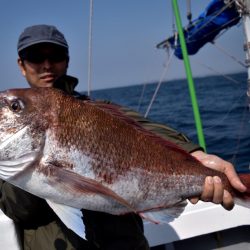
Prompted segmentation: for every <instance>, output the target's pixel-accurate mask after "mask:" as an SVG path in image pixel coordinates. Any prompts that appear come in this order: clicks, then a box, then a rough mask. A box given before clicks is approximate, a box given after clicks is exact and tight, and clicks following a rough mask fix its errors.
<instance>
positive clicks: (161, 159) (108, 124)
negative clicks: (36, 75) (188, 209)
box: [0, 88, 250, 238]
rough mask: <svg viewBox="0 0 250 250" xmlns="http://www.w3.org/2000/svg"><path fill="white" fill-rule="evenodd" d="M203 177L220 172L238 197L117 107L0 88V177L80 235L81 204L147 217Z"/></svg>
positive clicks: (190, 192) (175, 202) (193, 192)
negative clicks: (44, 202) (43, 204)
mask: <svg viewBox="0 0 250 250" xmlns="http://www.w3.org/2000/svg"><path fill="white" fill-rule="evenodd" d="M208 175H209V176H214V175H217V176H220V178H221V179H222V181H223V183H224V186H225V188H226V189H227V190H228V191H229V192H230V193H232V194H233V195H237V192H236V191H235V190H233V188H232V187H231V185H230V184H229V182H228V180H227V178H226V176H225V175H224V174H222V173H219V172H217V171H214V170H212V169H209V168H206V167H204V166H202V164H201V163H200V162H199V161H197V160H196V159H195V158H193V157H192V156H191V155H190V154H188V153H186V152H185V151H183V150H181V149H180V148H179V147H177V146H176V145H174V144H172V143H170V142H168V141H166V140H164V139H162V138H160V137H159V136H157V135H155V134H153V133H151V132H149V131H147V130H145V129H143V128H142V127H141V126H140V125H139V124H138V123H137V122H135V121H134V120H132V119H130V118H128V117H127V116H125V115H124V114H123V113H122V111H120V110H119V109H118V107H116V106H115V105H108V104H103V103H97V102H92V101H83V100H78V99H75V98H74V97H72V96H69V95H67V94H64V93H63V92H61V91H59V90H56V89H52V88H38V89H35V88H33V89H15V90H8V91H5V92H1V93H0V178H2V179H4V180H6V181H8V182H10V183H12V184H13V185H16V186H18V187H20V188H22V189H24V190H26V191H28V192H30V193H33V194H35V195H37V196H39V197H41V198H44V199H46V200H47V202H48V203H49V205H50V206H51V207H52V208H53V209H54V211H55V212H56V213H57V214H58V215H59V217H60V218H61V219H62V220H63V222H64V223H65V224H66V225H67V226H68V227H70V228H71V229H72V230H74V231H75V232H76V233H77V234H79V235H80V236H81V237H83V238H84V237H85V235H84V226H83V225H82V224H81V223H82V220H80V219H78V218H79V217H81V213H80V212H79V211H80V209H81V208H85V209H89V210H95V211H102V212H107V213H111V214H116V215H121V214H126V213H129V212H136V213H139V214H141V215H142V217H144V218H147V217H148V218H149V216H147V212H148V211H150V212H151V211H154V213H160V212H165V211H166V210H165V209H166V208H180V207H182V206H180V205H179V204H180V203H181V202H182V201H185V200H186V199H187V198H189V197H193V196H199V195H200V194H201V192H202V187H203V183H204V179H205V177H206V176H208ZM243 177H244V178H243ZM243 177H242V178H243V181H244V183H247V182H248V183H249V176H248V175H245V176H243ZM247 185H248V191H247V193H245V194H244V195H245V198H248V197H249V194H250V189H249V184H247ZM244 195H241V196H242V197H243V196H244ZM159 211H160V212H159ZM179 212H180V211H179ZM151 214H152V213H151ZM72 218H74V219H72ZM150 218H152V217H150ZM79 223H80V224H79Z"/></svg>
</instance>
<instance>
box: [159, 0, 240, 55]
mask: <svg viewBox="0 0 250 250" xmlns="http://www.w3.org/2000/svg"><path fill="white" fill-rule="evenodd" d="M239 20H240V15H239V13H238V11H237V9H236V7H235V4H234V3H233V4H230V5H229V6H227V5H226V4H225V3H224V1H223V0H212V1H211V2H210V3H209V5H208V6H207V8H206V9H205V11H204V12H203V13H202V14H200V16H199V17H198V18H197V19H195V20H193V21H192V22H191V23H190V24H189V25H188V26H187V27H186V28H184V29H183V32H184V36H185V39H186V45H187V51H188V54H189V55H194V54H195V53H197V52H198V50H199V49H200V48H201V47H203V46H204V45H205V44H206V43H208V42H212V41H213V40H214V38H215V37H216V36H217V35H218V34H219V33H220V32H221V31H222V30H224V29H227V28H229V27H231V26H234V25H236V24H237V23H238V22H239ZM166 47H171V48H172V49H174V50H175V52H174V54H175V56H176V57H178V58H179V59H182V58H183V57H182V51H181V46H180V41H179V39H177V44H176V45H175V36H174V35H173V36H171V37H169V38H168V39H166V40H164V41H163V42H161V43H159V44H158V45H157V48H166Z"/></svg>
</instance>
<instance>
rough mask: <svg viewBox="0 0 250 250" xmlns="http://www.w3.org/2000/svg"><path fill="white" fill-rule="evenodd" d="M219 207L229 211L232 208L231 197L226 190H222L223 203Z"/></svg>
mask: <svg viewBox="0 0 250 250" xmlns="http://www.w3.org/2000/svg"><path fill="white" fill-rule="evenodd" d="M221 205H222V206H223V207H224V208H225V209H227V210H231V209H233V207H234V201H233V197H232V195H231V194H230V193H229V192H228V191H227V190H224V194H223V202H222V203H221Z"/></svg>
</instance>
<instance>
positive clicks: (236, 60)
mask: <svg viewBox="0 0 250 250" xmlns="http://www.w3.org/2000/svg"><path fill="white" fill-rule="evenodd" d="M212 44H213V45H214V46H215V47H216V48H217V49H219V50H220V51H221V52H222V53H224V54H225V55H227V56H228V57H230V58H231V59H232V60H234V61H235V62H237V63H238V64H240V65H241V66H242V67H243V68H244V69H246V67H247V65H246V64H245V63H244V62H242V61H240V60H239V59H238V58H236V57H235V56H233V55H232V54H230V53H229V52H228V51H226V50H225V49H224V48H223V47H222V46H220V45H218V43H215V42H213V43H212Z"/></svg>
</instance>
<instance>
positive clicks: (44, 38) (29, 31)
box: [17, 24, 68, 53]
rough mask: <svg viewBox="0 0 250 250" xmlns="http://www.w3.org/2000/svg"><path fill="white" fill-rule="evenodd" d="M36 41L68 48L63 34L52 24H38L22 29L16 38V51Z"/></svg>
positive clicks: (36, 42)
mask: <svg viewBox="0 0 250 250" xmlns="http://www.w3.org/2000/svg"><path fill="white" fill-rule="evenodd" d="M38 43H53V44H56V45H59V46H62V47H64V48H66V49H67V50H68V43H67V41H66V39H65V37H64V35H63V34H62V33H61V32H60V31H59V30H58V29H57V28H56V27H55V26H53V25H46V24H39V25H33V26H29V27H27V28H25V29H24V31H23V32H22V33H21V35H20V36H19V39H18V43H17V51H18V53H19V52H20V51H21V50H23V49H25V48H28V47H30V46H32V45H35V44H38Z"/></svg>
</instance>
